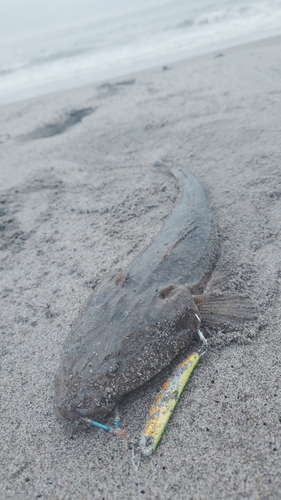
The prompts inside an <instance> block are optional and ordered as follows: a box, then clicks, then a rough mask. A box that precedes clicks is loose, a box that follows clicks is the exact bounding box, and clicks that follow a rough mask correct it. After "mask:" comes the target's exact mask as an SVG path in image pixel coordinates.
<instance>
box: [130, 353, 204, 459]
mask: <svg viewBox="0 0 281 500" xmlns="http://www.w3.org/2000/svg"><path fill="white" fill-rule="evenodd" d="M199 359H200V355H199V354H197V353H192V354H190V356H188V358H186V359H185V360H184V361H182V362H181V363H180V364H179V365H178V366H177V368H176V369H175V371H174V373H173V374H172V375H171V377H170V378H169V379H168V380H167V381H166V382H165V384H164V385H163V387H162V389H161V391H160V392H159V394H158V396H157V398H156V401H155V403H154V404H153V405H152V407H151V409H150V411H149V418H148V420H147V422H146V426H145V429H144V431H143V433H142V435H141V438H140V447H141V451H142V454H143V455H145V456H149V455H151V453H152V452H153V451H154V450H155V449H156V447H157V445H158V443H159V441H160V439H161V436H162V434H163V432H164V430H165V427H166V425H167V423H168V421H169V419H170V417H171V415H172V413H173V410H174V408H175V406H176V404H177V402H178V400H179V398H180V396H181V394H182V391H183V390H184V387H185V385H186V383H187V382H188V380H189V378H190V376H191V374H192V372H193V370H194V368H195V366H196V365H197V363H198V361H199Z"/></svg>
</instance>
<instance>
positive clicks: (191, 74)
mask: <svg viewBox="0 0 281 500" xmlns="http://www.w3.org/2000/svg"><path fill="white" fill-rule="evenodd" d="M280 50H281V38H280V37H278V38H272V39H267V40H264V41H260V42H256V43H253V44H249V45H245V46H241V47H236V48H232V49H227V50H224V51H221V52H216V53H212V54H208V55H205V56H202V57H198V58H195V59H190V60H186V61H182V62H178V63H174V64H171V65H169V66H168V67H162V66H161V67H156V68H154V69H152V70H151V69H150V70H147V71H143V72H141V73H137V74H134V75H126V76H124V78H119V79H117V80H114V81H106V82H101V83H99V84H95V85H89V86H86V87H81V88H77V89H75V90H68V91H65V92H60V93H55V94H52V95H47V96H44V97H40V98H36V99H33V100H28V101H23V102H19V103H14V104H11V105H7V106H4V107H1V108H0V238H1V240H0V250H1V251H0V259H1V264H0V266H1V351H2V352H1V362H2V364H1V393H2V401H1V431H0V439H1V459H0V460H1V467H0V475H1V476H2V477H1V492H0V498H1V499H5V500H6V499H19V500H25V499H28V500H30V499H36V498H41V499H58V500H63V499H65V500H70V499H73V500H74V499H81V500H82V499H83V500H87V499H112V498H116V499H135V498H143V499H159V500H166V499H172V498H173V499H183V500H187V499H189V500H191V499H192V500H199V499H200V500H205V499H206V500H207V499H208V500H211V499H214V500H218V499H228V500H230V499H251V500H265V499H271V500H275V499H276V500H278V499H280V491H281V479H280V478H281V474H280V472H281V470H280V458H281V457H280V455H281V438H280V430H281V405H280V387H281V381H280V374H281V370H280V351H281V338H280V325H281V307H280V306H281V303H280V302H281V300H280V285H281V269H280V251H281V232H280V229H281V175H280V173H281V170H280V169H281V155H280V153H281V120H280V110H281V69H280ZM167 162H168V163H169V162H170V163H171V162H175V163H178V164H180V165H181V166H182V167H183V168H185V169H187V170H189V171H190V172H192V173H193V174H195V175H196V176H197V177H198V179H200V181H201V182H202V183H203V185H204V186H205V188H206V189H207V191H208V193H209V195H210V203H211V207H212V211H213V214H214V219H215V221H216V223H217V225H218V227H219V235H218V238H219V242H220V246H221V257H220V260H219V262H218V265H217V268H216V270H215V272H214V275H213V280H214V283H215V286H216V287H217V288H218V289H219V290H221V291H229V292H238V293H240V294H241V295H243V296H248V297H251V299H252V301H253V303H254V304H255V305H256V307H257V310H258V317H257V319H256V320H255V321H253V322H251V323H245V324H243V325H241V326H240V328H239V329H237V328H236V329H229V331H227V332H224V331H220V330H219V329H218V330H217V331H210V332H208V331H207V332H206V334H207V335H210V345H211V348H210V350H209V352H208V354H207V355H206V356H205V357H204V358H202V360H201V361H200V363H199V365H198V367H197V368H196V370H195V372H194V374H193V375H192V379H191V380H190V382H189V383H188V385H187V387H186V389H185V391H184V393H183V395H182V397H181V400H180V402H179V404H178V406H177V408H176V410H175V412H174V415H173V417H172V419H171V421H170V423H169V425H168V427H167V429H166V432H165V434H164V436H163V438H162V441H161V443H160V444H159V447H158V448H157V451H156V452H155V454H154V455H153V456H152V457H150V458H143V459H142V461H141V464H140V467H139V469H138V472H137V473H136V471H135V469H134V467H133V464H132V452H131V451H130V450H129V449H128V448H127V445H126V442H125V441H124V440H122V439H121V438H117V437H112V436H110V435H109V434H107V433H105V432H103V431H99V430H94V429H88V428H87V427H86V426H84V425H83V424H81V423H80V424H77V425H76V424H71V423H68V422H65V421H62V419H60V418H59V417H58V414H57V411H56V408H55V405H54V386H53V380H54V376H55V373H56V372H57V370H58V366H59V363H60V359H61V354H62V351H63V349H64V344H65V340H66V338H67V336H68V334H69V331H70V329H71V325H72V324H73V322H74V321H75V319H76V318H77V316H78V315H79V313H81V311H82V310H83V308H84V306H85V303H86V301H87V299H88V297H89V296H90V294H91V293H93V289H94V288H95V287H96V285H97V284H98V283H99V282H100V281H101V280H102V279H104V278H105V277H107V276H109V275H111V274H113V273H114V272H116V271H117V270H118V269H120V268H121V269H123V268H125V267H126V266H127V265H128V264H129V263H130V262H132V260H133V259H134V258H135V257H136V256H137V255H139V254H140V253H141V252H142V251H144V250H145V249H146V248H147V247H148V245H149V244H150V242H151V241H152V239H153V237H154V236H155V235H156V234H157V233H158V232H159V231H161V228H162V227H163V224H164V221H165V219H166V217H167V216H168V215H169V214H170V213H171V211H172V209H173V207H174V206H175V204H176V203H177V199H178V194H179V190H178V185H177V182H176V180H175V179H174V178H173V177H172V176H170V175H168V174H167V173H166V172H165V171H164V170H163V169H161V168H159V165H161V164H163V163H167ZM195 345H196V344H195ZM191 350H192V346H191V347H190V349H189V351H188V352H191ZM185 354H186V353H185ZM183 355H184V353H183V354H182V356H183ZM180 359H182V358H180ZM172 369H173V366H169V367H167V368H166V369H165V370H164V371H163V372H162V373H161V374H159V375H158V376H157V377H155V378H154V379H153V380H152V381H150V382H149V383H148V384H146V385H145V386H143V387H142V388H140V389H138V390H137V391H135V392H133V393H132V394H130V395H128V396H127V397H126V398H125V399H124V400H123V401H122V403H121V404H120V407H119V412H120V417H121V424H122V427H123V428H124V429H125V430H126V431H127V432H128V433H129V434H130V436H132V437H133V438H135V439H138V438H139V436H140V433H141V431H142V429H143V426H144V423H145V420H146V416H147V412H148V410H149V408H150V406H151V404H152V402H153V400H154V398H155V396H156V394H157V392H158V391H159V389H160V387H161V384H162V383H163V382H164V381H165V380H166V378H167V377H168V375H169V374H170V373H171V371H172ZM113 419H114V415H110V416H109V417H108V419H106V423H108V424H112V423H113Z"/></svg>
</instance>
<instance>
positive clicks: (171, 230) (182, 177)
mask: <svg viewBox="0 0 281 500" xmlns="http://www.w3.org/2000/svg"><path fill="white" fill-rule="evenodd" d="M173 173H174V175H175V176H176V177H177V178H178V181H179V184H180V189H181V193H180V198H179V201H178V204H177V205H176V207H175V208H174V210H173V212H172V214H171V215H170V217H169V218H168V219H167V222H166V224H165V226H164V228H163V230H162V231H161V232H160V233H159V234H158V235H157V236H156V237H155V239H154V240H153V242H152V243H151V245H150V246H149V247H148V248H147V250H146V251H145V252H144V253H143V254H142V255H140V256H139V257H137V258H136V259H135V260H134V261H133V262H132V263H131V265H129V267H128V268H127V269H126V271H124V272H120V273H118V274H117V275H116V276H114V277H112V278H109V279H108V280H106V281H104V282H103V283H102V284H101V285H100V286H99V287H98V289H97V290H96V291H95V293H94V294H93V296H92V297H91V298H90V300H89V301H88V304H87V306H86V308H85V311H84V313H83V314H82V315H81V316H80V318H78V320H77V322H76V324H75V325H74V327H73V329H72V332H71V334H70V337H69V339H68V341H67V344H66V349H65V353H64V355H63V359H62V364H61V368H60V371H59V373H58V375H57V377H56V381H55V387H56V397H57V404H58V407H59V409H60V412H61V414H62V416H63V417H64V418H66V419H69V420H75V419H77V418H79V417H81V416H83V417H91V418H100V417H103V416H104V415H106V414H107V413H108V412H109V411H111V410H112V409H113V408H114V406H115V405H116V403H117V402H118V400H119V399H120V398H121V397H122V396H123V395H124V394H126V393H128V392H129V391H131V390H133V389H135V388H136V387H139V386H140V385H141V384H143V383H144V382H146V381H147V380H149V379H151V378H152V377H153V376H154V375H156V374H157V373H159V372H160V371H161V370H162V369H163V368H164V367H165V366H167V365H168V364H169V363H170V362H171V360H172V359H173V358H174V357H175V356H176V355H177V354H178V353H179V351H180V350H181V349H183V348H184V347H187V346H188V345H189V343H190V342H191V340H192V339H193V337H194V335H195V334H196V333H197V332H198V329H199V325H200V312H199V310H198V307H197V306H196V303H195V301H194V298H193V295H192V294H193V293H198V291H200V287H202V284H203V283H204V282H205V281H206V279H207V277H208V276H209V275H210V272H211V270H212V267H213V261H214V255H215V250H214V249H215V245H214V237H213V235H214V231H213V227H212V217H211V212H210V209H209V204H208V197H207V194H206V192H205V190H204V188H203V186H202V185H201V183H200V182H199V181H198V179H197V178H196V177H194V176H193V175H192V174H190V173H188V172H186V171H185V170H183V169H181V168H177V169H175V170H173Z"/></svg>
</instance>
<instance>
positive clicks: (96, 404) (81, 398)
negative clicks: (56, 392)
mask: <svg viewBox="0 0 281 500" xmlns="http://www.w3.org/2000/svg"><path fill="white" fill-rule="evenodd" d="M101 402H102V393H101V392H99V391H93V390H92V391H91V392H90V391H89V389H88V392H87V394H86V395H85V393H84V391H81V393H80V394H79V393H78V394H77V395H76V396H75V397H74V398H73V399H72V400H68V401H67V400H65V401H62V402H61V405H60V406H59V411H60V414H61V416H62V417H63V418H65V419H66V420H71V421H72V422H73V421H75V420H78V419H79V418H81V417H95V416H99V415H101V414H102V413H104V406H102V405H101Z"/></svg>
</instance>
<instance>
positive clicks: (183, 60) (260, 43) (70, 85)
mask: <svg viewBox="0 0 281 500" xmlns="http://www.w3.org/2000/svg"><path fill="white" fill-rule="evenodd" d="M280 38H281V35H276V36H273V37H265V38H261V39H258V40H254V41H250V42H242V43H241V44H238V45H230V46H228V45H227V46H226V47H224V48H220V47H219V48H217V49H216V50H214V49H212V50H211V51H210V52H204V53H203V54H198V55H194V56H190V57H187V58H180V59H175V60H174V61H172V62H166V63H165V62H162V64H160V63H159V64H155V63H154V62H153V63H151V64H149V66H148V67H147V68H144V69H140V70H136V71H133V72H131V71H130V72H124V73H122V74H120V75H118V76H109V77H108V78H102V79H99V78H98V79H93V80H92V81H91V82H86V83H81V84H80V83H78V85H74V84H73V83H71V82H70V81H68V84H66V86H65V87H64V88H63V89H59V90H56V87H57V86H61V85H60V82H55V83H53V84H49V85H48V87H53V90H52V91H46V92H43V93H41V91H40V93H39V94H35V95H33V96H29V97H23V98H21V99H19V100H14V99H13V100H12V101H9V102H7V103H3V104H1V103H0V109H1V108H3V107H6V106H10V105H13V104H18V103H21V102H24V101H26V102H28V101H33V100H37V99H42V98H44V97H48V96H49V97H50V96H51V95H53V94H54V95H56V94H64V93H65V92H73V91H75V90H77V91H78V90H79V89H83V88H85V89H86V88H87V87H93V86H100V85H103V84H105V83H106V82H111V83H117V82H118V81H120V80H128V79H132V78H137V76H138V75H141V74H142V73H146V72H151V71H153V70H160V69H161V68H163V67H169V66H172V65H173V66H178V65H181V64H184V65H185V64H187V63H188V61H192V62H193V63H194V62H195V63H196V61H197V60H198V61H200V60H204V59H209V58H210V57H215V56H216V55H217V54H220V53H222V52H225V53H232V52H233V51H234V52H237V51H239V50H242V51H243V50H244V49H245V48H246V47H248V48H251V47H252V48H255V47H259V46H263V45H264V44H267V43H268V44H270V45H271V44H272V43H275V42H276V43H278V41H279V39H280ZM163 61H164V59H163ZM88 79H89V78H85V80H88ZM58 84H59V85H58ZM27 93H28V91H27Z"/></svg>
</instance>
